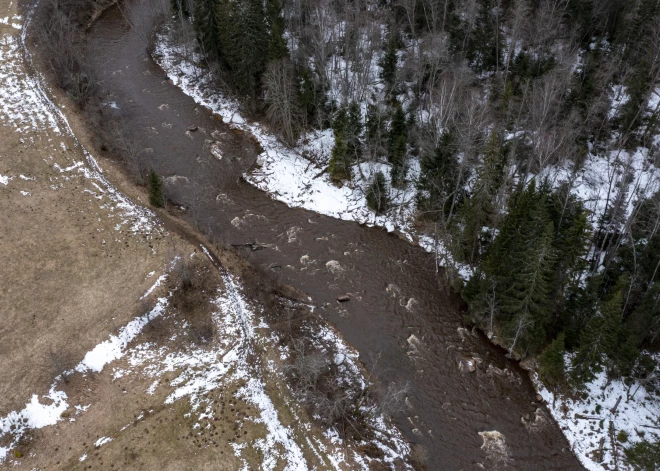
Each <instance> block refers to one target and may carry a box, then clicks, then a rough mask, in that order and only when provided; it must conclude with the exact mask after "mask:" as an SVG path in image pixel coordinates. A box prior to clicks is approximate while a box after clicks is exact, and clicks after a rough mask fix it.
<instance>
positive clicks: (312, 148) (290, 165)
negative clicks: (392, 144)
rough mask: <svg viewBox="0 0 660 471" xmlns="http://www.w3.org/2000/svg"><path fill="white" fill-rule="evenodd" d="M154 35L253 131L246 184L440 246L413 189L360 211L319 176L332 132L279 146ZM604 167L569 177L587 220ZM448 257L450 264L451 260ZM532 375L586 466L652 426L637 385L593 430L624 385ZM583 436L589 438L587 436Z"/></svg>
mask: <svg viewBox="0 0 660 471" xmlns="http://www.w3.org/2000/svg"><path fill="white" fill-rule="evenodd" d="M157 38H158V40H157V42H156V47H155V52H154V54H153V57H154V60H155V61H156V62H157V63H158V64H159V65H160V66H161V67H162V68H163V70H164V71H165V72H166V74H167V76H168V77H169V78H170V79H171V80H172V82H173V83H174V84H175V85H176V86H178V87H180V88H181V90H182V91H183V92H184V93H185V94H187V95H188V96H190V97H191V98H193V99H194V100H195V102H196V103H198V104H200V105H202V106H205V107H207V108H208V109H210V110H211V111H212V112H213V113H216V114H218V115H219V116H221V117H222V118H223V120H225V122H227V123H229V125H230V126H231V127H232V128H235V129H240V130H241V131H244V132H248V133H250V134H252V135H253V136H254V137H255V139H256V140H257V141H258V142H259V143H260V145H261V147H262V148H263V153H262V154H261V155H260V156H259V157H258V163H257V168H255V169H253V170H252V171H250V172H248V173H246V174H245V179H246V180H247V181H248V182H250V183H251V184H253V185H254V186H256V187H257V188H259V189H261V190H263V191H266V192H267V193H268V194H269V195H270V196H271V197H272V198H274V199H276V200H278V201H281V202H283V203H285V204H287V205H289V206H291V207H301V208H305V209H308V210H311V211H315V212H318V213H320V214H324V215H328V216H331V217H335V218H337V219H342V220H348V221H354V222H358V223H361V224H367V225H376V226H380V227H383V228H385V229H387V230H388V231H397V232H398V233H400V234H402V235H403V236H404V237H405V238H406V239H407V240H408V241H410V242H416V243H420V244H421V245H423V246H425V248H426V249H427V250H429V251H434V250H439V247H441V246H440V245H439V244H438V242H437V241H434V240H433V239H432V238H430V237H428V236H426V237H424V236H419V235H417V233H416V231H415V227H414V224H413V223H412V221H413V216H414V210H415V208H414V190H413V189H409V190H407V191H403V192H402V193H400V194H401V195H404V197H403V199H402V200H401V201H399V202H398V203H397V205H395V206H396V207H397V209H398V210H397V212H392V213H390V214H387V215H383V216H376V215H375V214H374V213H373V212H372V211H370V210H369V209H368V208H367V206H366V201H365V199H364V189H363V188H361V187H360V186H359V185H356V182H349V183H348V184H347V185H346V186H342V187H338V186H336V185H334V184H333V183H332V182H331V181H330V179H329V176H328V175H326V174H324V173H323V170H324V167H325V165H326V164H327V162H328V160H329V154H330V150H331V148H332V145H333V142H332V141H333V140H332V136H331V135H329V134H328V133H327V132H324V133H315V134H310V135H309V136H306V137H304V138H303V139H301V145H300V146H299V147H297V148H294V149H291V148H288V147H286V146H284V145H283V144H281V143H280V142H279V141H278V140H277V138H276V137H275V136H273V135H272V134H270V133H269V132H268V130H267V128H266V127H265V126H264V125H263V124H261V123H254V122H249V121H248V120H246V119H245V118H244V117H242V116H241V114H240V111H239V110H240V106H239V104H238V103H237V102H235V101H234V100H231V99H228V98H226V97H223V96H222V95H221V94H218V93H217V90H214V87H213V85H212V80H211V78H210V77H209V75H208V73H207V72H206V71H205V69H203V68H200V67H198V66H197V65H196V61H195V59H194V58H193V59H192V60H190V56H189V55H186V54H184V53H183V51H182V50H181V49H180V48H179V46H177V45H176V44H175V43H173V42H172V41H171V39H170V38H169V36H168V33H167V31H165V32H164V33H163V34H160V35H158V36H157ZM188 50H190V48H188ZM303 155H304V156H305V157H303ZM310 157H311V158H310ZM622 158H623V159H628V161H629V162H630V168H631V169H633V170H634V173H635V175H637V180H636V182H635V187H636V188H639V189H641V190H643V192H644V193H645V194H649V193H651V192H652V191H654V189H655V186H654V180H653V178H652V176H653V174H654V172H655V168H654V167H651V168H646V167H644V160H645V159H644V153H643V150H642V151H639V152H634V153H630V154H629V155H626V156H623V157H622ZM609 165H610V162H605V161H603V160H599V159H597V158H596V156H591V157H590V158H589V160H588V161H587V163H586V164H585V166H584V168H583V170H582V171H581V172H580V173H579V174H578V175H576V176H575V180H574V182H573V184H574V191H575V192H576V194H577V195H578V196H579V197H580V199H582V200H584V201H585V202H586V203H587V204H588V205H590V206H589V210H590V218H591V220H592V221H596V220H597V219H598V218H600V217H601V216H602V214H603V212H604V208H603V207H602V206H599V205H598V202H599V201H600V199H599V198H598V196H599V195H600V194H601V193H602V192H604V191H607V189H608V188H609V186H610V185H611V181H612V179H611V178H608V177H606V176H607V175H608V172H609V173H611V172H610V171H609V168H610V167H609ZM374 169H375V167H373V166H372V168H369V169H360V168H358V167H356V168H354V172H353V173H354V174H359V173H360V170H362V173H367V174H369V172H371V171H373V170H374ZM383 169H384V170H385V171H386V170H387V169H386V168H381V167H378V168H377V170H383ZM557 175H558V176H559V177H557V178H556V179H555V180H556V181H555V183H558V181H559V180H560V179H561V178H564V177H566V178H568V176H569V175H568V170H567V169H564V170H562V169H557ZM560 177H561V178H560ZM405 195H407V196H405ZM631 205H632V199H630V200H629V201H627V209H626V210H627V211H629V210H630V207H631ZM446 256H447V255H445V257H446ZM449 262H450V264H453V262H452V261H451V260H449ZM454 265H456V264H454ZM457 268H458V271H459V273H460V274H461V276H462V278H463V279H467V278H468V277H469V275H470V271H469V267H461V266H458V267H457ZM531 376H532V378H533V379H534V385H535V387H536V390H537V392H538V393H539V394H540V395H541V396H542V397H543V399H544V401H545V402H546V403H547V404H548V408H549V410H550V412H551V414H552V416H553V418H554V420H556V421H557V423H558V425H559V426H560V428H561V429H562V431H563V432H564V434H565V436H566V438H567V439H568V440H569V442H570V443H571V449H572V450H573V452H574V453H575V454H576V456H578V457H579V459H580V461H581V462H582V464H583V465H584V466H585V467H587V468H588V469H599V470H600V469H607V466H615V465H616V466H618V467H619V468H620V469H624V467H625V465H624V464H623V463H622V460H623V448H624V446H628V445H630V444H631V443H635V442H637V441H639V440H641V439H642V438H644V437H648V436H650V435H652V434H649V433H648V432H647V433H640V430H641V428H644V427H647V428H648V427H654V426H655V425H654V424H656V422H657V420H658V418H659V413H658V412H659V411H658V410H657V407H656V406H655V405H654V404H648V402H649V401H651V402H653V403H657V398H655V397H654V396H652V395H649V394H648V393H647V392H646V391H645V390H644V388H643V387H641V388H640V390H639V391H640V392H639V396H637V397H636V398H635V397H632V398H631V399H630V400H629V401H628V400H627V401H625V403H624V404H623V405H622V406H621V408H620V409H617V410H615V411H614V412H611V413H610V414H609V415H606V416H601V415H598V416H597V417H598V422H599V423H600V425H599V426H596V427H594V426H593V422H590V421H594V420H596V419H595V418H591V419H581V418H580V416H581V415H588V413H587V412H585V411H588V410H591V409H595V408H596V406H597V405H598V410H599V411H600V410H609V409H612V408H613V406H614V403H615V402H616V401H617V399H618V397H619V396H621V394H620V393H621V391H622V388H623V383H622V382H621V381H614V382H611V384H609V385H608V387H604V385H605V383H606V380H605V378H603V377H598V378H596V379H595V380H594V381H592V382H590V383H588V384H587V385H585V391H586V392H587V394H586V395H585V396H582V397H583V398H582V399H580V398H579V397H578V398H574V397H571V398H568V397H566V398H564V397H557V398H555V396H554V395H553V394H552V393H550V392H549V391H548V389H547V388H546V387H545V386H544V385H543V384H542V383H540V382H539V381H538V379H537V375H536V373H535V372H533V371H532V373H531ZM647 405H648V407H647ZM637 409H643V410H646V411H647V412H646V413H645V414H644V416H641V415H638V414H636V413H635V412H634V411H635V410H637ZM576 414H577V415H576ZM523 419H524V418H523ZM526 420H531V419H529V418H528V419H526ZM607 420H609V421H610V422H611V423H612V424H613V425H612V427H609V426H608V427H603V426H602V423H603V422H604V421H607ZM523 422H524V420H523ZM612 429H613V430H616V431H620V430H623V431H624V432H625V433H626V437H627V438H626V440H624V441H618V440H617V439H616V438H613V437H612V431H611V430H612ZM622 436H623V435H622ZM587 437H588V439H586V438H587ZM601 439H603V440H605V441H607V443H609V445H608V446H603V445H601Z"/></svg>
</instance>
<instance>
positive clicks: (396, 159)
mask: <svg viewBox="0 0 660 471" xmlns="http://www.w3.org/2000/svg"><path fill="white" fill-rule="evenodd" d="M387 143H388V155H387V158H388V161H389V162H390V164H391V165H392V169H391V174H390V177H391V180H392V186H394V187H400V186H401V185H403V183H404V181H405V178H406V172H407V162H406V152H407V149H408V127H407V122H406V113H405V112H404V111H403V108H402V107H401V104H400V103H397V106H396V109H395V111H394V115H393V116H392V122H391V123H390V130H389V133H388V139H387Z"/></svg>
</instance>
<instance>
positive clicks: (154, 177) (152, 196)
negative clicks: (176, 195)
mask: <svg viewBox="0 0 660 471" xmlns="http://www.w3.org/2000/svg"><path fill="white" fill-rule="evenodd" d="M148 186H149V204H150V205H151V206H154V207H156V208H162V207H163V182H162V181H161V179H160V177H159V176H158V174H157V173H156V172H154V170H153V169H151V171H150V172H149V180H148Z"/></svg>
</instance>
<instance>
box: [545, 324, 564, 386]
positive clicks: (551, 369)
mask: <svg viewBox="0 0 660 471" xmlns="http://www.w3.org/2000/svg"><path fill="white" fill-rule="evenodd" d="M565 338H566V336H565V334H564V332H562V333H560V334H559V335H558V336H557V338H556V339H554V340H553V341H552V342H551V343H550V345H548V346H547V347H546V348H545V349H544V350H543V353H542V354H541V357H540V358H539V376H540V377H541V379H542V380H543V382H544V383H545V384H547V385H549V386H555V385H556V384H557V383H559V382H561V381H562V380H563V379H564V377H565V373H564V371H565V365H564V355H565V354H566V347H565V345H564V340H565Z"/></svg>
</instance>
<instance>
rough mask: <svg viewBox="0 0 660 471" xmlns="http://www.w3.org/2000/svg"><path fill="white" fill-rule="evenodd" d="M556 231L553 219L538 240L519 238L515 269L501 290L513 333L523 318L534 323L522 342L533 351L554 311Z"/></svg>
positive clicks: (513, 255) (503, 306)
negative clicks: (554, 235)
mask: <svg viewBox="0 0 660 471" xmlns="http://www.w3.org/2000/svg"><path fill="white" fill-rule="evenodd" d="M553 234H554V226H553V224H552V222H549V223H548V224H547V225H546V228H545V230H544V231H543V233H542V234H541V235H540V236H538V237H537V238H536V239H532V240H529V241H526V243H525V242H523V241H516V244H515V245H516V249H518V250H519V251H518V252H516V253H512V254H510V259H511V260H510V263H511V264H512V268H513V270H511V272H510V273H509V276H508V277H507V278H508V279H507V280H506V284H505V286H506V288H505V289H504V290H503V292H502V293H501V301H500V303H501V308H500V310H501V312H502V313H503V315H504V317H505V318H509V319H512V321H509V322H508V324H507V325H508V329H509V331H510V332H511V335H513V331H514V330H515V329H516V328H517V323H518V322H519V319H520V317H524V318H526V319H528V320H529V321H530V322H531V324H532V326H533V328H529V329H528V330H527V332H526V334H525V336H524V337H523V338H522V342H520V341H519V344H521V345H522V346H524V347H525V349H530V350H532V351H533V350H535V349H536V348H537V347H538V346H539V345H541V344H542V343H543V342H544V341H545V325H546V324H547V323H548V321H549V319H550V315H551V312H552V304H551V298H550V294H551V282H552V273H553V271H552V269H553V263H554V253H553V249H552V237H553ZM521 242H522V243H521ZM525 245H527V247H525ZM515 266H517V268H515Z"/></svg>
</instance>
